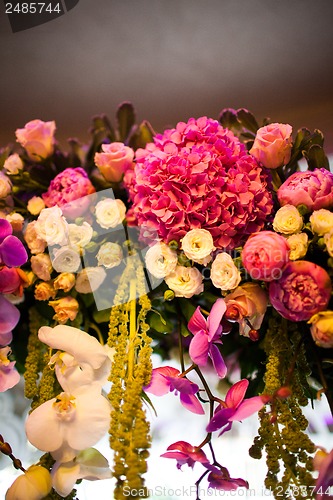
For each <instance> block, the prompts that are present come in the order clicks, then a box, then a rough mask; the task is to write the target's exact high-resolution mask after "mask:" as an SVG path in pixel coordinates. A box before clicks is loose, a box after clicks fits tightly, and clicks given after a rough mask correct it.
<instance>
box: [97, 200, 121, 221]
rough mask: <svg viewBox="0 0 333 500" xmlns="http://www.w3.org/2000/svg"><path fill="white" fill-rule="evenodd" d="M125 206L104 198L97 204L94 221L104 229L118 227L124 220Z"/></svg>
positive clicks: (118, 201)
mask: <svg viewBox="0 0 333 500" xmlns="http://www.w3.org/2000/svg"><path fill="white" fill-rule="evenodd" d="M125 214H126V206H125V204H124V203H123V202H122V201H121V200H118V199H117V200H114V199H112V198H106V199H104V200H101V201H99V202H98V203H97V205H96V209H95V215H96V221H97V223H98V224H99V225H100V226H101V227H103V228H104V229H110V228H113V227H116V226H119V224H121V223H122V222H123V220H124V219H125Z"/></svg>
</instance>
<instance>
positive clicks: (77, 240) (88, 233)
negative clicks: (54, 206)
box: [68, 222, 93, 249]
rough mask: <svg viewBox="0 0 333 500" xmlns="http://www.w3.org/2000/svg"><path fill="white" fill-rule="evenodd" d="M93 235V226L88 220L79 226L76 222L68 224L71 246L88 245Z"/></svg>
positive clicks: (81, 246)
mask: <svg viewBox="0 0 333 500" xmlns="http://www.w3.org/2000/svg"><path fill="white" fill-rule="evenodd" d="M92 236H93V228H92V227H91V225H90V224H88V222H84V223H83V224H82V225H81V226H78V225H77V224H68V238H69V242H70V244H71V246H72V247H77V248H78V249H82V248H84V247H86V246H87V245H88V243H89V242H90V241H91V238H92Z"/></svg>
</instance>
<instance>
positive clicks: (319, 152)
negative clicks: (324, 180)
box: [303, 144, 330, 170]
mask: <svg viewBox="0 0 333 500" xmlns="http://www.w3.org/2000/svg"><path fill="white" fill-rule="evenodd" d="M303 156H304V157H305V158H306V161H307V162H308V165H309V170H314V169H315V168H326V169H327V170H329V169H330V167H329V161H328V158H327V156H326V155H325V152H324V150H323V148H322V147H321V146H319V145H318V144H313V145H312V146H311V147H310V148H309V149H308V151H303Z"/></svg>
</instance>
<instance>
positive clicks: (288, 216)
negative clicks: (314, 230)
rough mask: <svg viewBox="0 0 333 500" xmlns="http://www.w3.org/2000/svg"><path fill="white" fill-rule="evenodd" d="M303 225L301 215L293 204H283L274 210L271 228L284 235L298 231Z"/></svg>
mask: <svg viewBox="0 0 333 500" xmlns="http://www.w3.org/2000/svg"><path fill="white" fill-rule="evenodd" d="M302 227H303V217H302V216H301V214H300V213H299V211H298V210H297V208H296V207H294V206H293V205H284V207H282V208H279V210H278V211H277V212H276V214H275V217H274V220H273V229H274V231H276V232H277V233H282V234H285V235H290V234H295V233H299V232H300V231H301V229H302Z"/></svg>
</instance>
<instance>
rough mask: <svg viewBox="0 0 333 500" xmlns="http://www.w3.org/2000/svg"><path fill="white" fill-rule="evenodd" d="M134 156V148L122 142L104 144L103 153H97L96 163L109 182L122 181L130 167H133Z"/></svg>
mask: <svg viewBox="0 0 333 500" xmlns="http://www.w3.org/2000/svg"><path fill="white" fill-rule="evenodd" d="M133 158H134V151H133V149H132V148H129V147H128V146H125V145H124V144H123V143H122V142H112V143H111V144H102V153H96V154H95V164H96V166H97V167H98V169H99V171H100V172H101V174H102V175H103V176H104V177H105V179H106V180H107V181H109V182H120V181H121V179H122V176H123V174H124V172H125V170H127V169H128V168H131V166H132V163H133Z"/></svg>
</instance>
